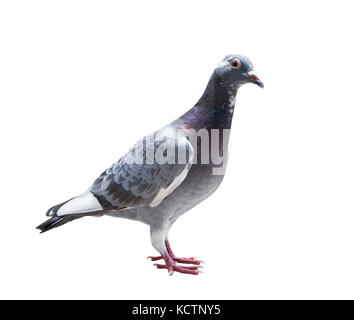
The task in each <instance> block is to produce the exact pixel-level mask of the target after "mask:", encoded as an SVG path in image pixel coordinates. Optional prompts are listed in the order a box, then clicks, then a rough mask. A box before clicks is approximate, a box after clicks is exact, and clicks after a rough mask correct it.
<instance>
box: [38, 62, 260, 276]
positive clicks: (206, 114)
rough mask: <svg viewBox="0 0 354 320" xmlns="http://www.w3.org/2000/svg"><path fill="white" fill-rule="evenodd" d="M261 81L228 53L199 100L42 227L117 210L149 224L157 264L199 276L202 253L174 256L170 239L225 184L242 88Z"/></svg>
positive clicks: (54, 212) (56, 209)
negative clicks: (185, 216) (179, 221)
mask: <svg viewBox="0 0 354 320" xmlns="http://www.w3.org/2000/svg"><path fill="white" fill-rule="evenodd" d="M247 83H253V84H256V85H258V86H259V87H261V88H263V83H262V81H261V80H260V79H259V78H258V76H257V75H256V73H255V71H254V68H253V64H252V62H251V61H250V60H249V59H248V58H247V57H245V56H242V55H227V56H226V57H225V58H224V59H223V60H222V61H221V62H220V63H219V64H218V65H217V67H216V68H215V70H214V71H213V73H212V75H211V77H210V80H209V82H208V84H207V86H206V89H205V91H204V93H203V95H202V96H201V98H200V99H199V100H198V102H197V103H196V104H195V105H194V107H193V108H191V109H190V110H189V111H187V112H186V113H184V114H183V115H182V116H181V117H179V118H178V119H176V120H174V121H173V122H171V123H170V124H168V125H167V126H165V127H163V128H161V129H159V130H157V131H155V132H153V133H150V134H148V135H147V136H145V137H144V138H143V139H141V140H139V141H138V142H137V143H135V144H134V145H133V147H132V148H131V149H130V150H129V151H128V152H127V153H126V154H125V155H124V156H123V157H122V158H120V159H119V160H118V161H117V162H116V163H114V164H113V165H112V166H111V167H109V168H108V169H107V170H105V171H104V172H103V173H102V174H101V175H100V176H99V177H98V178H97V179H96V180H95V181H94V182H93V184H92V185H91V187H90V188H89V189H88V190H86V191H85V192H84V193H82V194H80V195H79V196H76V197H74V198H72V199H70V200H67V201H65V202H63V203H61V204H58V205H56V206H53V207H52V208H50V209H49V210H48V211H47V213H46V215H47V216H49V217H50V218H49V220H47V221H45V222H44V223H42V224H41V225H39V226H38V227H37V229H39V230H41V233H42V232H45V231H48V230H51V229H53V228H56V227H59V226H62V225H63V224H65V223H67V222H70V221H73V220H77V219H79V218H82V217H86V216H97V217H98V216H103V215H107V216H112V217H120V218H127V219H131V220H135V221H140V222H143V223H145V224H147V225H148V226H150V237H151V243H152V246H153V247H154V248H155V249H156V250H157V251H158V253H159V255H157V256H149V257H148V258H149V259H151V260H152V261H158V260H161V263H155V264H154V265H155V266H156V267H157V268H158V269H167V271H168V273H169V274H170V275H172V274H173V273H174V272H179V273H184V274H191V275H198V274H199V273H200V272H201V269H200V268H201V267H202V263H203V261H202V260H199V259H197V258H195V257H191V258H180V257H177V256H176V255H175V254H174V253H173V251H172V249H171V245H170V242H169V240H168V233H169V230H170V228H171V226H172V225H173V224H174V222H175V221H176V220H177V219H178V218H179V217H180V216H181V215H182V214H184V213H185V212H187V211H189V210H190V209H192V208H193V207H194V206H196V205H197V204H198V203H200V202H201V201H203V200H205V199H206V198H208V197H209V196H210V195H211V194H212V193H213V192H214V191H215V190H216V189H217V188H218V187H219V185H220V184H221V182H222V180H223V178H224V175H225V169H226V165H227V159H228V141H229V135H230V129H231V122H232V117H233V112H234V107H235V102H236V94H237V92H238V89H239V88H240V87H241V86H242V85H244V84H247Z"/></svg>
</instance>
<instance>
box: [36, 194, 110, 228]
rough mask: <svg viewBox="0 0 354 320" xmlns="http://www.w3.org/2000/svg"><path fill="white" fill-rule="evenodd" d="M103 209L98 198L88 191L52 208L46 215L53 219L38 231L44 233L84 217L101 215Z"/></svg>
mask: <svg viewBox="0 0 354 320" xmlns="http://www.w3.org/2000/svg"><path fill="white" fill-rule="evenodd" d="M102 209H103V208H102V206H101V205H100V203H99V202H98V200H97V199H96V197H95V196H94V195H93V194H92V193H91V192H89V191H86V192H84V193H83V194H81V195H80V196H78V197H75V198H72V199H70V200H68V201H65V202H63V203H60V204H58V205H56V206H54V207H52V208H50V209H49V210H48V211H47V213H46V215H47V216H50V217H51V218H50V219H49V220H47V221H45V222H43V223H42V224H40V225H39V226H38V227H37V229H39V230H41V233H43V232H46V231H48V230H50V229H53V228H56V227H60V226H62V225H63V224H65V223H67V222H70V221H73V220H75V219H78V218H82V217H84V216H88V215H91V216H92V215H100V214H102V213H103V212H104V211H103V210H102Z"/></svg>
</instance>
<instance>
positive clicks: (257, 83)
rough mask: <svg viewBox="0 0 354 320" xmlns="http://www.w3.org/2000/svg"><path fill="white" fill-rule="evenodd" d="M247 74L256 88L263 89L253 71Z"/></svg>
mask: <svg viewBox="0 0 354 320" xmlns="http://www.w3.org/2000/svg"><path fill="white" fill-rule="evenodd" d="M247 74H248V76H249V77H250V79H251V81H252V82H253V83H255V84H256V85H257V86H259V87H261V88H264V84H263V82H262V81H261V80H260V79H259V78H258V76H257V75H256V74H255V73H254V71H250V72H247Z"/></svg>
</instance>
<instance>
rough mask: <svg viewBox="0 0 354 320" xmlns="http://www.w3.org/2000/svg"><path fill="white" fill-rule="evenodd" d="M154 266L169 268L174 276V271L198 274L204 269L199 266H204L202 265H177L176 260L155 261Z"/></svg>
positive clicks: (170, 273)
mask: <svg viewBox="0 0 354 320" xmlns="http://www.w3.org/2000/svg"><path fill="white" fill-rule="evenodd" d="M154 266H156V267H157V269H167V270H168V273H169V275H170V276H172V274H173V272H174V271H176V272H179V273H186V274H193V275H198V274H199V273H203V271H202V270H199V268H202V266H183V267H182V266H179V265H177V263H176V262H172V263H167V264H158V263H155V264H154Z"/></svg>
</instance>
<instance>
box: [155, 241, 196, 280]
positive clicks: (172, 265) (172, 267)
mask: <svg viewBox="0 0 354 320" xmlns="http://www.w3.org/2000/svg"><path fill="white" fill-rule="evenodd" d="M165 246H166V250H167V252H166V254H165V256H157V257H151V256H150V257H148V259H151V261H157V260H161V259H163V260H165V263H166V264H157V263H156V264H154V265H155V266H156V267H157V268H158V269H168V272H169V274H170V275H172V274H173V272H174V271H176V272H180V273H187V274H194V275H197V274H199V273H200V271H199V267H202V266H200V263H201V262H203V261H201V260H197V259H195V258H177V257H176V256H175V255H174V253H173V251H172V249H171V246H170V243H169V242H168V240H165ZM177 262H178V263H186V264H194V265H196V266H183V267H182V266H179V265H177Z"/></svg>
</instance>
